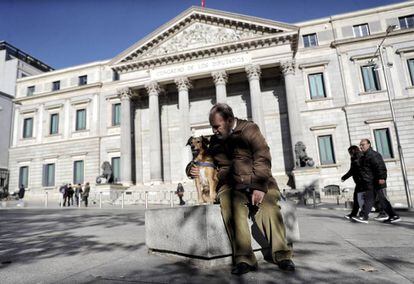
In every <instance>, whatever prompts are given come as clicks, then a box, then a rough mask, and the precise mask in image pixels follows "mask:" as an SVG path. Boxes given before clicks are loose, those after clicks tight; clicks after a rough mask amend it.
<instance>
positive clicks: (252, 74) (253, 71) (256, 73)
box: [245, 64, 262, 81]
mask: <svg viewBox="0 0 414 284" xmlns="http://www.w3.org/2000/svg"><path fill="white" fill-rule="evenodd" d="M245 70H246V73H247V78H248V79H249V81H250V80H259V79H260V75H261V74H262V71H261V70H260V66H259V65H257V64H252V65H248V66H246V68H245Z"/></svg>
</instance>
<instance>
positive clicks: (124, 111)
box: [118, 88, 132, 185]
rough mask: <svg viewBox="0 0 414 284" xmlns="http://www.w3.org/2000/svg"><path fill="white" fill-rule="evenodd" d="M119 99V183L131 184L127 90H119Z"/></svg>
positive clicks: (128, 93)
mask: <svg viewBox="0 0 414 284" xmlns="http://www.w3.org/2000/svg"><path fill="white" fill-rule="evenodd" d="M118 94H119V96H120V98H121V182H122V184H123V185H131V184H132V175H131V172H132V168H131V165H132V163H131V161H132V142H131V136H132V135H131V96H132V92H131V90H130V89H129V88H124V89H119V90H118Z"/></svg>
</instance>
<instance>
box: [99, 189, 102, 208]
mask: <svg viewBox="0 0 414 284" xmlns="http://www.w3.org/2000/svg"><path fill="white" fill-rule="evenodd" d="M99 208H102V191H101V192H99Z"/></svg>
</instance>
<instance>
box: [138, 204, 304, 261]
mask: <svg viewBox="0 0 414 284" xmlns="http://www.w3.org/2000/svg"><path fill="white" fill-rule="evenodd" d="M281 205H282V213H283V215H284V219H285V223H286V224H285V226H286V232H287V237H288V242H289V243H292V242H293V241H296V240H298V239H299V227H298V223H297V219H296V215H295V214H294V213H293V212H294V211H292V210H283V209H286V208H284V207H285V206H283V203H282V204H281ZM285 205H286V203H285ZM286 206H287V205H286ZM291 209H292V208H291ZM249 224H250V226H251V231H253V236H254V237H252V248H253V250H254V251H255V252H256V255H257V256H258V257H259V258H262V255H263V254H266V247H267V242H266V240H265V239H264V236H263V235H262V234H261V233H260V231H259V230H258V228H257V227H256V226H254V225H253V223H252V222H251V221H250V220H249ZM145 242H146V245H147V247H148V248H149V250H150V251H151V252H156V253H161V254H165V255H175V256H180V257H182V258H184V259H185V260H186V261H188V262H192V263H196V264H202V265H207V266H212V265H216V264H223V263H231V255H232V249H231V245H230V241H229V239H228V236H227V232H226V228H225V226H224V223H223V219H222V217H221V212H220V206H219V205H200V206H182V207H174V208H161V209H148V210H147V211H146V212H145ZM260 252H262V254H261V253H260Z"/></svg>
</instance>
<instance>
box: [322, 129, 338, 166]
mask: <svg viewBox="0 0 414 284" xmlns="http://www.w3.org/2000/svg"><path fill="white" fill-rule="evenodd" d="M318 146H319V157H320V161H321V165H330V164H335V153H334V149H333V143H332V135H323V136H318Z"/></svg>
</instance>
